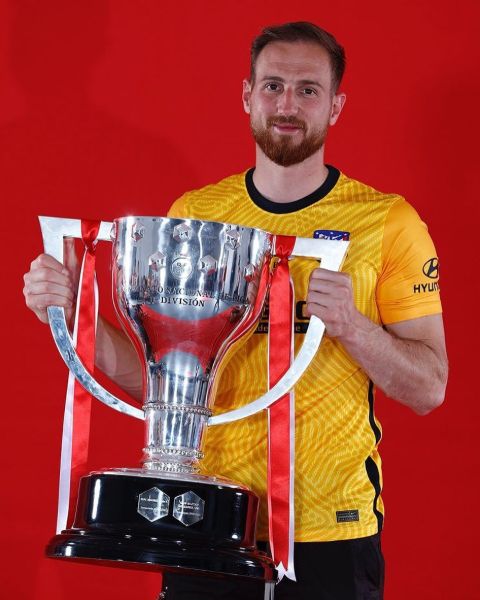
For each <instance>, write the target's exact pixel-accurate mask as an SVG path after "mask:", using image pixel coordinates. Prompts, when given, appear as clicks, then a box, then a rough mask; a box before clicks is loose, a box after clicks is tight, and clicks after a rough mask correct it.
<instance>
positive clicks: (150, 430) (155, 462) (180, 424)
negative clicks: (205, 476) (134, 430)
mask: <svg viewBox="0 0 480 600" xmlns="http://www.w3.org/2000/svg"><path fill="white" fill-rule="evenodd" d="M143 410H144V411H145V439H146V445H145V447H144V448H143V452H144V456H143V461H142V462H143V468H144V469H146V470H149V471H159V472H167V473H197V472H198V471H199V467H198V463H199V461H200V460H201V459H202V458H203V456H204V455H203V452H202V451H201V450H200V448H201V444H202V441H203V437H204V433H205V430H206V427H207V423H208V419H209V417H210V416H211V414H212V412H211V411H210V410H209V409H208V408H206V407H204V406H198V405H187V404H165V403H160V402H147V403H146V404H145V405H144V406H143Z"/></svg>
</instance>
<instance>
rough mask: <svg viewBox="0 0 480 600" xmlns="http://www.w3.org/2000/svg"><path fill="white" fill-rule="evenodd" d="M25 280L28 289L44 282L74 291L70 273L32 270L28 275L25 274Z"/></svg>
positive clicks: (39, 268)
mask: <svg viewBox="0 0 480 600" xmlns="http://www.w3.org/2000/svg"><path fill="white" fill-rule="evenodd" d="M23 280H24V282H25V285H26V286H27V287H28V286H30V285H34V284H36V283H42V282H43V283H46V284H50V283H51V284H55V285H59V286H63V287H66V288H71V289H73V282H72V277H71V276H70V275H69V274H68V273H64V272H63V271H57V270H56V269H51V268H46V267H37V268H32V269H31V270H30V271H29V272H28V273H25V275H24V276H23Z"/></svg>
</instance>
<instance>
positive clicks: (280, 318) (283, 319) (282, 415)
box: [268, 236, 296, 570]
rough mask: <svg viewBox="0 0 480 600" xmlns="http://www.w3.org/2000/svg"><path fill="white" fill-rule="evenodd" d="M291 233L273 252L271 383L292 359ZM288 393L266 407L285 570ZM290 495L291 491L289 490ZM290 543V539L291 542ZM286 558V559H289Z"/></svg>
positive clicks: (271, 485) (275, 527)
mask: <svg viewBox="0 0 480 600" xmlns="http://www.w3.org/2000/svg"><path fill="white" fill-rule="evenodd" d="M295 239H296V238H295V237H292V236H276V241H275V255H276V256H277V257H278V259H279V262H278V263H277V265H276V268H275V271H274V273H273V277H272V284H271V287H270V299H269V380H270V387H273V386H274V385H275V384H276V383H277V382H278V381H279V379H280V378H281V377H282V376H283V375H284V374H285V372H286V371H287V369H288V368H289V367H290V363H291V359H292V321H293V301H294V300H293V290H292V286H291V284H290V273H289V269H288V257H289V256H290V255H291V254H292V252H293V246H294V245H295ZM292 419H294V414H291V407H290V393H288V394H285V395H284V396H282V397H281V398H280V399H279V400H277V401H276V402H275V403H274V404H273V405H272V406H271V407H270V408H269V446H268V509H269V510H268V513H269V526H270V547H271V551H272V555H273V559H274V562H275V564H276V565H279V564H280V563H282V564H283V567H284V569H286V570H288V567H289V564H290V563H293V557H290V556H289V551H290V550H289V548H290V543H289V541H290V538H292V540H293V535H294V532H293V531H290V524H291V523H293V519H291V516H292V511H293V510H294V507H293V504H292V502H291V501H290V498H291V496H290V490H291V489H293V487H292V486H293V481H292V480H291V478H292V472H293V470H292V472H291V466H293V465H291V461H290V455H291V449H292V451H293V447H292V445H293V444H294V439H293V435H291V431H292V430H291V425H290V424H291V420H292ZM292 498H293V492H292ZM292 543H293V542H292ZM289 558H290V561H289Z"/></svg>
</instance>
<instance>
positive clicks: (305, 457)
mask: <svg viewBox="0 0 480 600" xmlns="http://www.w3.org/2000/svg"><path fill="white" fill-rule="evenodd" d="M344 68H345V56H344V52H343V48H342V47H341V46H339V44H338V43H337V42H336V40H335V39H334V38H333V36H331V35H330V34H329V33H327V32H326V31H324V30H322V29H320V28H318V27H317V26H315V25H313V24H310V23H287V24H285V25H281V26H278V27H270V28H267V29H265V30H264V31H263V32H262V34H261V35H260V36H259V37H258V38H256V39H255V40H254V42H253V45H252V54H251V74H250V79H249V80H246V81H244V85H243V104H244V108H245V111H246V112H247V113H248V114H249V115H250V124H251V129H252V133H253V136H254V138H255V142H256V166H255V168H254V169H251V170H249V171H247V172H246V173H242V174H240V175H234V176H232V177H228V178H227V179H224V180H223V181H221V182H219V183H217V184H215V185H212V186H207V187H206V188H203V189H201V190H196V191H193V192H189V193H187V194H185V195H184V196H182V197H181V198H180V199H179V200H177V201H176V202H175V203H174V204H173V206H172V208H171V210H170V212H169V214H170V216H175V217H185V218H187V217H190V218H198V219H206V220H216V221H224V222H234V223H239V224H243V225H248V226H252V227H260V228H262V229H265V230H268V231H272V232H274V233H280V234H285V235H299V236H302V237H312V236H313V237H322V236H327V237H328V236H333V237H342V238H344V239H350V240H351V247H350V249H349V255H348V257H347V259H346V261H345V265H344V270H343V272H342V273H336V272H331V271H327V270H325V269H322V268H316V269H314V270H313V271H312V266H311V262H309V261H301V260H296V261H293V262H292V266H291V272H292V277H293V279H294V281H295V293H296V323H295V330H296V332H298V333H297V335H296V338H298V339H296V341H295V343H296V345H298V344H299V343H300V342H301V338H302V335H303V333H304V331H305V322H306V321H307V320H308V315H317V316H318V317H320V318H321V319H322V320H323V321H324V322H325V324H326V332H327V338H326V339H325V340H324V341H323V343H322V346H321V349H320V351H319V352H318V353H317V356H316V357H315V359H314V364H313V365H312V366H311V367H310V368H309V370H308V371H307V373H306V374H305V376H304V378H303V379H302V380H301V381H300V382H299V383H298V384H297V386H296V388H295V398H296V433H295V435H296V464H295V472H296V480H295V488H296V490H295V491H296V494H295V495H296V515H295V529H296V534H295V540H296V545H295V546H296V547H295V557H296V559H295V567H296V573H297V579H298V582H297V583H294V582H291V581H288V580H286V579H284V580H283V581H282V582H281V583H280V584H279V585H278V586H277V590H276V596H275V597H276V598H281V599H282V598H295V599H301V598H307V597H308V598H322V599H323V598H332V599H339V600H348V599H357V598H358V599H360V598H362V599H364V598H368V599H373V598H375V599H377V598H382V597H383V558H382V555H381V549H380V532H381V529H382V524H383V504H382V500H381V496H380V492H381V483H382V478H381V472H380V458H379V454H378V450H377V447H378V443H379V441H380V436H381V430H380V426H379V424H378V423H377V421H376V419H375V416H374V406H373V404H374V391H373V386H374V385H376V386H378V387H380V388H381V389H383V391H384V392H385V393H386V394H387V395H388V396H390V397H391V398H394V399H396V400H398V401H399V402H401V403H403V404H405V405H406V406H409V407H410V408H411V409H413V410H414V411H415V412H417V413H418V414H426V413H428V412H430V411H431V410H432V409H434V408H435V407H437V406H439V405H440V404H441V403H442V401H443V398H444V393H445V386H446V380H447V358H446V351H445V342H444V334H443V324H442V317H441V305H440V301H439V296H438V284H437V283H436V282H437V279H438V266H437V264H438V263H437V261H436V258H435V249H434V247H433V244H432V242H431V240H430V237H429V236H428V233H427V231H426V227H425V226H424V224H423V223H422V222H421V221H420V219H419V217H418V215H417V214H416V212H415V211H414V210H413V208H412V207H410V206H409V205H408V204H407V203H406V202H405V201H404V200H403V199H402V198H401V197H399V196H396V195H391V194H381V193H379V192H377V191H376V190H374V189H372V188H370V187H368V186H366V185H363V184H361V183H359V182H357V181H355V180H352V179H350V178H348V177H346V176H345V175H344V174H342V173H340V172H339V171H338V170H337V169H335V168H334V167H331V166H328V165H325V163H324V143H325V138H326V134H327V131H328V128H329V127H330V126H332V125H334V124H335V123H336V121H337V120H338V118H339V116H340V114H341V111H342V109H343V106H344V104H345V94H343V93H341V92H340V91H339V86H340V83H341V79H342V75H343V71H344ZM428 267H430V268H428ZM75 285H76V284H75V283H74V281H73V278H72V275H71V270H69V269H68V268H67V267H63V266H62V265H59V264H58V263H56V262H55V261H53V259H52V258H51V257H47V256H45V255H41V256H40V257H39V258H37V259H36V260H35V261H34V262H33V263H32V267H31V270H30V272H29V273H28V274H27V275H26V276H25V296H26V301H27V305H28V306H29V307H30V308H32V310H34V311H35V313H36V314H37V316H38V317H39V318H40V319H41V320H42V321H46V306H48V305H49V304H57V305H60V306H65V307H66V308H67V309H68V310H69V311H71V310H72V306H73V299H74V289H75ZM258 332H259V333H258V335H253V336H252V337H251V338H250V339H249V340H248V342H247V344H246V346H245V347H244V348H243V349H242V353H241V354H242V356H241V358H238V357H237V359H236V360H232V361H231V362H230V363H229V364H228V365H227V366H226V368H225V370H224V372H223V373H222V377H221V380H220V385H219V390H218V394H217V398H216V408H220V409H221V410H222V411H223V410H225V409H229V408H232V407H234V406H235V407H237V406H239V405H241V404H245V403H247V402H249V401H250V400H252V399H253V398H255V397H258V396H259V395H261V393H263V392H264V391H265V389H266V386H267V381H266V374H265V371H266V353H267V349H266V345H267V344H266V337H267V336H266V335H265V333H264V332H265V327H264V326H262V327H261V328H259V329H258ZM262 332H263V333H262ZM97 364H98V366H99V368H101V369H102V370H103V371H105V372H106V373H107V374H108V375H110V376H111V377H112V378H113V379H114V380H116V381H117V383H118V384H119V385H121V386H122V387H123V388H124V389H126V390H127V391H128V392H129V393H131V394H132V395H134V396H136V397H140V396H141V378H140V375H139V369H138V362H137V359H136V356H135V354H134V351H133V349H132V348H131V345H130V344H129V342H127V341H126V340H125V339H124V337H123V334H121V333H120V332H118V331H117V330H115V329H114V328H112V327H111V326H110V325H108V324H106V323H104V322H102V323H101V326H100V327H99V333H98V350H97ZM253 373H255V377H253V376H252V374H253ZM257 374H258V375H257ZM207 445H208V447H209V448H210V449H211V448H217V449H219V451H218V452H212V451H210V452H206V464H205V467H206V469H207V470H208V471H209V472H214V473H218V474H221V475H222V476H226V477H231V478H232V479H233V480H237V481H241V482H242V483H244V484H246V485H248V486H249V487H250V488H252V489H253V490H254V491H256V492H257V493H258V494H259V495H260V496H261V497H263V498H264V497H265V479H266V477H265V473H266V467H265V456H266V419H265V416H264V415H256V416H253V417H251V418H249V419H245V420H243V421H239V422H236V423H234V424H231V425H229V426H226V427H219V428H213V429H212V430H211V431H210V432H209V435H208V440H207ZM258 534H259V539H260V540H266V539H267V519H266V511H265V506H264V507H263V511H262V512H261V515H260V520H259V532H258ZM167 597H168V595H167ZM196 597H198V598H201V597H206V598H207V597H211V596H210V595H208V593H207V595H206V596H201V595H197V596H196Z"/></svg>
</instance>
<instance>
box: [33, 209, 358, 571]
mask: <svg viewBox="0 0 480 600" xmlns="http://www.w3.org/2000/svg"><path fill="white" fill-rule="evenodd" d="M40 223H41V228H42V234H43V239H44V245H45V251H46V252H47V253H48V254H51V255H52V256H54V257H55V258H57V259H58V260H59V261H62V260H63V238H64V237H77V238H78V237H81V222H80V221H79V220H76V219H60V218H52V217H41V218H40ZM97 239H100V240H111V241H112V242H113V257H112V276H113V302H114V305H115V308H116V312H117V315H118V318H119V320H120V322H121V324H122V326H123V328H124V329H125V331H126V333H127V334H128V336H129V337H130V338H131V340H132V342H133V344H134V346H135V348H136V350H137V352H138V354H139V355H140V358H141V361H142V364H143V369H144V397H143V410H140V409H139V408H136V407H134V406H132V405H130V404H127V403H125V402H123V401H122V400H120V399H118V398H116V397H115V396H113V395H112V394H111V393H110V392H108V391H107V390H105V389H104V388H103V387H102V386H101V385H100V384H99V383H98V382H97V381H95V379H94V378H93V377H92V375H91V374H90V373H89V372H88V371H87V369H86V368H85V367H84V366H83V364H82V363H81V361H80V359H79V358H78V356H77V354H76V352H75V349H74V346H73V341H72V339H71V336H70V334H69V331H68V328H67V325H66V322H65V315H64V311H63V308H60V307H49V308H48V315H49V321H50V325H51V329H52V333H53V337H54V339H55V341H56V344H57V347H58V349H59V351H60V353H61V355H62V357H63V358H64V360H65V362H66V363H67V365H68V367H69V369H70V370H71V371H72V372H73V374H74V375H75V377H76V378H77V379H78V381H79V382H80V383H81V384H82V385H83V387H84V388H85V389H86V390H87V391H89V392H90V393H91V394H92V395H94V396H95V397H97V398H98V399H99V400H101V401H102V402H104V403H105V404H107V405H109V406H110V407H112V408H114V409H116V410H119V411H121V412H123V413H126V414H128V415H130V416H134V417H137V418H141V419H144V420H145V448H144V450H143V452H144V457H143V466H142V467H141V468H138V469H122V468H118V469H111V470H106V471H100V472H93V473H90V474H89V475H88V476H85V477H83V478H82V480H81V483H80V487H79V493H78V499H77V510H76V515H75V519H74V523H73V526H72V527H71V528H70V529H67V530H64V531H62V532H61V533H60V534H59V535H56V536H55V537H54V538H53V539H52V540H51V541H50V543H49V545H48V547H47V555H48V556H51V557H56V558H65V559H72V560H75V559H77V560H82V561H92V562H95V561H97V562H98V561H111V564H114V563H116V564H118V563H122V564H124V565H126V566H137V567H144V568H148V567H150V568H156V569H167V570H169V569H170V570H172V569H183V570H185V572H194V571H195V572H198V571H201V572H204V573H217V574H218V573H220V574H224V575H228V576H240V577H250V578H254V579H257V580H262V581H264V582H273V581H274V580H275V568H274V565H273V563H272V561H271V559H270V558H269V557H268V556H267V555H266V554H264V553H262V552H259V551H258V550H257V549H256V545H255V544H256V541H255V525H256V515H257V511H258V503H259V500H258V498H257V497H256V496H255V494H253V493H252V492H251V491H250V490H248V489H247V488H246V487H244V486H243V485H241V484H239V483H234V482H231V481H229V480H226V479H223V478H222V477H221V476H216V475H210V476H207V475H204V474H200V473H199V472H198V471H199V469H198V465H199V461H201V459H202V457H203V448H204V441H205V435H206V433H207V428H208V426H209V425H210V426H212V425H219V424H221V423H227V422H228V421H233V420H235V419H237V418H244V417H247V416H249V415H251V414H254V413H256V412H258V411H259V410H262V409H264V408H267V407H268V406H269V405H270V404H272V403H273V402H274V401H275V400H277V399H279V398H280V397H282V396H283V395H284V394H285V393H287V392H288V391H289V390H290V389H291V387H292V386H293V385H294V384H295V382H296V381H297V380H298V379H299V377H300V376H301V375H302V373H303V372H304V371H305V369H306V368H307V366H308V364H309V363H310V361H311V360H312V358H313V356H314V354H315V353H316V351H317V349H318V346H319V344H320V340H321V338H322V335H323V332H324V325H323V323H322V322H321V321H320V320H319V319H318V318H316V317H312V318H311V319H310V324H309V328H308V331H307V333H306V335H305V340H304V343H303V346H302V348H301V349H300V351H299V353H298V355H297V357H296V359H295V360H294V362H293V364H292V366H291V367H290V369H289V370H288V371H287V373H286V374H285V375H284V376H283V377H282V378H281V379H280V381H278V383H277V384H276V385H275V386H274V387H273V388H272V389H270V390H269V391H268V392H267V393H266V394H264V396H262V397H261V398H259V399H257V400H255V401H254V402H251V403H250V404H248V405H246V406H244V407H242V408H239V409H236V410H233V411H230V412H228V413H224V414H220V415H215V416H213V415H212V408H213V403H214V396H215V384H216V374H217V373H218V371H219V367H220V365H221V363H222V361H223V360H224V359H225V357H226V355H227V353H228V354H230V351H231V350H232V349H234V346H235V344H236V343H237V342H238V341H239V340H241V338H243V337H244V336H245V335H248V334H249V333H251V332H253V329H254V326H255V324H256V323H257V321H258V319H259V317H260V315H261V312H262V308H263V305H264V302H265V298H266V295H267V292H268V289H269V283H270V278H271V271H272V269H271V265H272V259H273V258H274V257H275V247H276V240H277V238H276V236H275V235H273V234H271V233H268V232H265V231H262V230H260V229H254V228H249V227H243V226H239V225H233V224H226V223H217V222H209V221H199V220H193V219H174V218H164V217H135V216H129V217H124V218H120V219H116V220H115V221H114V223H113V224H112V223H107V222H102V223H101V225H100V230H99V235H98V237H97ZM347 246H348V242H344V241H333V240H319V239H303V238H297V239H296V241H295V246H294V249H293V253H292V256H305V257H312V258H317V259H318V260H320V259H321V264H322V266H323V267H325V268H328V269H331V270H339V268H340V267H341V264H342V262H343V258H344V256H345V252H346V248H347ZM232 360H235V358H234V357H233V358H232Z"/></svg>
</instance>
